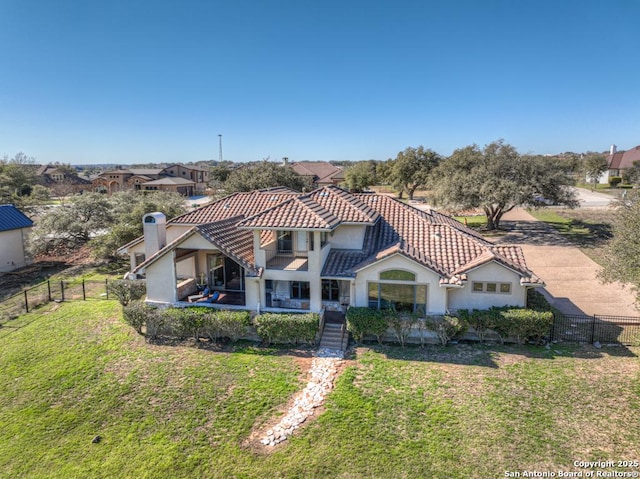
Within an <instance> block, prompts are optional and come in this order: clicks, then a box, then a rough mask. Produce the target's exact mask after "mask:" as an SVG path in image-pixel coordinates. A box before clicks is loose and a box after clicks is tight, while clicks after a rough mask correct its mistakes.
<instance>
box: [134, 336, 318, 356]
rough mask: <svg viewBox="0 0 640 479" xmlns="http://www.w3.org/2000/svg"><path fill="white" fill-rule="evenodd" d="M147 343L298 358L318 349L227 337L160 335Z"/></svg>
mask: <svg viewBox="0 0 640 479" xmlns="http://www.w3.org/2000/svg"><path fill="white" fill-rule="evenodd" d="M147 343H148V344H152V345H154V346H161V347H179V348H188V347H192V348H197V349H201V350H203V351H209V352H212V353H229V354H230V353H233V354H248V355H252V356H293V357H298V358H311V357H313V356H314V353H315V352H316V351H317V349H318V348H317V347H316V346H311V345H282V344H271V345H265V344H263V343H260V342H257V341H256V342H254V341H249V340H240V341H237V342H235V343H233V342H231V340H229V339H228V338H225V339H222V340H219V341H211V340H210V339H205V338H200V339H199V340H198V341H196V340H195V339H194V338H174V337H165V336H160V337H158V338H155V339H147Z"/></svg>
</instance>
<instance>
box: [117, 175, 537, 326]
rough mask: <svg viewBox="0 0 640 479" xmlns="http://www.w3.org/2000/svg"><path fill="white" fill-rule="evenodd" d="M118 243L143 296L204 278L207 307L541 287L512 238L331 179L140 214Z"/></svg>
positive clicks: (484, 298) (432, 310)
mask: <svg viewBox="0 0 640 479" xmlns="http://www.w3.org/2000/svg"><path fill="white" fill-rule="evenodd" d="M143 224H144V236H143V237H140V238H138V239H137V240H134V241H132V242H131V243H129V244H127V245H125V246H123V247H122V248H120V252H121V253H126V254H128V255H129V256H130V260H131V272H130V274H129V276H130V277H134V276H145V277H146V281H147V301H148V302H151V303H158V304H177V305H181V304H187V302H188V298H189V296H192V295H194V294H195V293H196V292H197V290H198V289H202V288H203V287H204V286H205V285H207V286H208V287H209V288H210V289H211V290H214V291H218V295H217V297H218V299H217V301H216V303H213V304H211V306H213V307H226V308H242V309H249V310H255V311H264V310H273V311H278V310H283V309H285V310H296V311H314V312H320V311H322V310H325V311H336V312H340V311H344V309H345V308H346V307H348V306H350V305H352V306H369V307H372V308H389V307H391V308H395V309H396V310H399V311H406V312H413V313H418V314H420V315H430V314H442V313H446V312H447V311H452V310H458V309H467V308H480V309H482V308H488V307H490V306H506V305H512V306H525V305H526V296H527V295H526V291H527V289H528V288H535V287H539V286H543V282H542V281H541V280H540V279H539V278H538V277H537V276H536V275H535V274H533V273H532V272H531V271H530V270H529V269H528V268H527V265H526V263H525V259H524V256H523V254H522V250H521V249H520V248H519V247H518V246H510V245H509V246H500V245H496V244H493V243H491V242H489V241H487V240H485V239H484V238H483V237H482V236H480V235H479V234H478V233H476V232H475V231H474V230H472V229H469V228H467V227H465V226H464V225H463V224H461V223H459V222H458V221H456V220H454V219H453V218H451V217H449V216H446V215H443V214H441V213H438V212H435V211H431V210H430V211H422V210H419V209H416V208H414V207H412V206H410V205H407V204H405V203H402V202H400V201H398V200H395V199H393V198H390V197H388V196H385V195H377V194H371V193H361V194H352V193H349V192H347V191H345V190H343V189H341V188H339V187H336V186H325V187H323V188H319V189H316V190H314V191H312V192H310V193H306V194H301V193H296V192H293V191H291V190H288V189H285V188H275V189H268V190H260V191H253V192H248V193H235V194H232V195H230V196H227V197H226V198H223V199H221V200H218V201H216V202H214V203H211V204H208V205H206V206H204V207H202V208H199V209H197V210H195V211H192V212H189V213H186V214H183V215H181V216H178V217H176V218H173V219H172V220H170V221H168V222H167V221H166V218H165V217H164V215H162V214H161V213H151V214H147V215H145V217H144V219H143Z"/></svg>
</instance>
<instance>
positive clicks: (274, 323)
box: [254, 313, 320, 344]
mask: <svg viewBox="0 0 640 479" xmlns="http://www.w3.org/2000/svg"><path fill="white" fill-rule="evenodd" d="M254 324H255V326H256V331H257V332H258V336H260V337H261V338H262V340H263V341H264V342H265V343H267V344H271V343H291V344H298V343H299V342H300V341H304V342H307V343H310V344H312V343H314V342H315V338H316V335H317V333H318V329H319V325H320V320H319V317H318V315H317V314H316V313H307V314H286V313H285V314H280V313H265V314H261V315H259V316H256V317H255V319H254Z"/></svg>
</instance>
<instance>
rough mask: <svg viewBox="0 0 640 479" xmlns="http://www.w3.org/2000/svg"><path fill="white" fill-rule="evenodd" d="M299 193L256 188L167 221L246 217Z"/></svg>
mask: <svg viewBox="0 0 640 479" xmlns="http://www.w3.org/2000/svg"><path fill="white" fill-rule="evenodd" d="M299 195H300V193H296V192H294V191H291V190H288V189H286V188H275V189H268V190H258V191H252V192H249V193H234V194H232V195H230V196H227V197H225V198H222V199H220V200H218V201H214V202H213V203H209V204H208V205H206V206H203V207H202V208H198V209H196V210H194V211H191V212H189V213H185V214H183V215H180V216H178V217H176V218H173V219H172V220H171V221H169V224H171V223H176V224H190V225H199V224H203V223H212V222H214V221H219V220H222V219H226V218H232V217H234V216H244V217H245V218H248V217H250V216H253V215H255V214H257V213H260V212H261V211H264V210H266V209H268V208H272V207H273V206H276V205H279V204H280V203H282V202H284V201H287V200H288V199H290V198H295V197H296V196H299Z"/></svg>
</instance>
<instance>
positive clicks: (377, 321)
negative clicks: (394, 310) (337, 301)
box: [346, 306, 389, 343]
mask: <svg viewBox="0 0 640 479" xmlns="http://www.w3.org/2000/svg"><path fill="white" fill-rule="evenodd" d="M346 319H347V331H349V332H350V333H351V334H352V335H353V339H355V340H356V341H357V342H359V343H361V342H362V341H363V339H364V337H365V336H366V335H367V334H372V335H374V336H375V337H376V338H377V339H378V342H379V343H382V335H383V334H384V333H385V332H386V331H387V328H388V327H389V323H388V322H387V318H385V315H384V313H383V312H382V311H378V310H377V309H371V308H364V307H353V306H352V307H350V308H349V309H347V314H346Z"/></svg>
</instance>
